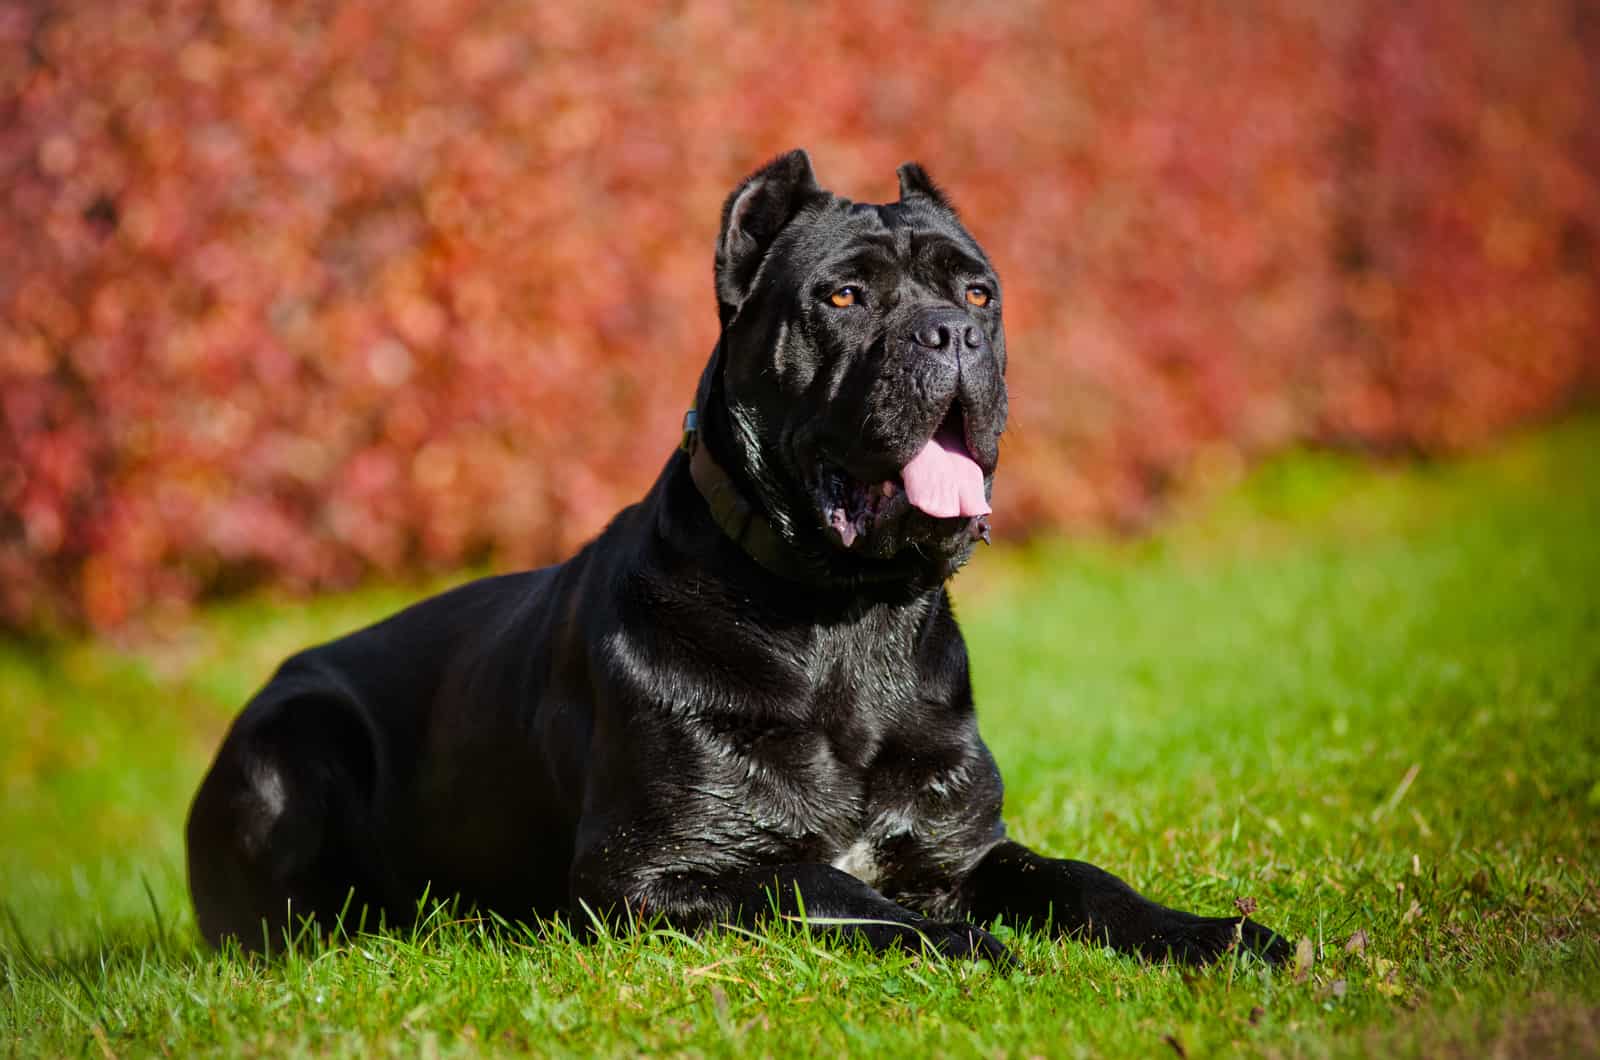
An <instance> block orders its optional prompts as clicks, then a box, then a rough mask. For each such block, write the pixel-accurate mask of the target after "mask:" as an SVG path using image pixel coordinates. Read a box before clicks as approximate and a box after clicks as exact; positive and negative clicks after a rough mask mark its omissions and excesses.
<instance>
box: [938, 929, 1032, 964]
mask: <svg viewBox="0 0 1600 1060" xmlns="http://www.w3.org/2000/svg"><path fill="white" fill-rule="evenodd" d="M917 931H918V932H919V933H920V934H921V935H922V938H923V940H924V941H925V943H926V944H927V945H928V946H929V947H930V948H931V949H933V950H934V951H935V952H937V953H938V954H939V955H940V956H942V957H948V958H951V959H953V960H968V961H988V962H989V963H990V964H992V965H994V966H995V967H996V968H1001V969H1005V968H1011V967H1013V966H1014V965H1015V964H1016V963H1017V959H1016V957H1015V956H1013V955H1012V953H1011V951H1010V950H1009V949H1007V948H1006V944H1005V943H1003V942H1001V941H1000V940H999V939H997V938H995V937H994V936H993V935H991V934H989V933H988V932H987V931H985V930H983V928H981V927H978V926H977V925H976V924H969V923H967V922H966V921H965V920H925V921H923V922H922V923H920V924H918V925H917Z"/></svg>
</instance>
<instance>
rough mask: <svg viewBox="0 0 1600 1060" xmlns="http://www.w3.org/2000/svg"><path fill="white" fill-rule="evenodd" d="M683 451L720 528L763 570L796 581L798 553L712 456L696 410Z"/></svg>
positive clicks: (687, 422)
mask: <svg viewBox="0 0 1600 1060" xmlns="http://www.w3.org/2000/svg"><path fill="white" fill-rule="evenodd" d="M679 448H681V449H682V450H683V451H684V452H686V453H688V454H689V476H690V477H691V478H692V479H694V485H695V489H697V490H699V491H700V496H702V497H704V498H705V502H706V507H707V508H708V509H710V511H711V518H712V520H713V521H714V522H716V524H717V527H718V528H719V529H721V531H722V532H723V533H724V534H726V535H728V537H729V538H730V539H731V540H732V541H733V543H734V544H736V545H738V546H739V548H740V549H741V550H743V552H744V553H745V555H747V556H749V557H750V558H751V559H753V560H755V561H756V562H757V563H759V564H760V565H761V566H762V567H764V568H766V569H767V570H768V571H770V572H772V573H773V574H776V575H778V576H779V577H780V578H784V579H785V580H789V581H793V580H795V579H796V577H797V575H798V573H799V570H798V569H797V565H796V559H797V557H796V555H795V551H794V549H793V548H792V547H790V546H789V544H788V543H786V542H785V541H784V540H783V538H781V537H779V536H778V532H777V531H776V530H774V529H773V527H772V523H771V521H770V520H768V519H767V517H766V516H765V515H763V514H762V513H761V512H760V511H759V510H758V509H757V508H756V507H755V506H754V505H752V504H751V503H750V502H749V501H748V500H746V499H745V497H744V495H743V494H742V493H740V492H739V487H738V484H737V483H735V482H734V481H733V477H732V476H730V475H729V474H728V472H727V471H726V470H724V469H723V467H722V465H721V464H719V463H717V458H716V457H714V456H712V455H711V448H710V446H708V445H706V444H705V443H704V441H703V440H702V439H701V437H700V429H699V422H698V417H697V414H696V412H695V410H693V409H690V410H689V412H688V413H687V414H685V416H684V417H683V441H682V442H681V443H679Z"/></svg>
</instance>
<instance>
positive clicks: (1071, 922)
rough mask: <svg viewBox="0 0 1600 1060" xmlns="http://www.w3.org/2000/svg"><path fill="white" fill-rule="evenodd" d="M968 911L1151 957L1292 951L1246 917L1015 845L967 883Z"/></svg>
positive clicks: (1001, 849) (1003, 847) (1005, 845)
mask: <svg viewBox="0 0 1600 1060" xmlns="http://www.w3.org/2000/svg"><path fill="white" fill-rule="evenodd" d="M965 899H966V908H967V910H968V912H969V913H970V914H971V915H972V917H973V919H974V920H976V921H977V922H978V923H983V924H986V923H989V922H990V921H992V920H993V919H994V918H995V917H1003V918H1004V919H1005V920H1006V921H1008V922H1010V923H1012V924H1016V925H1018V926H1032V927H1044V926H1046V925H1049V927H1050V928H1051V929H1052V930H1053V931H1054V932H1055V933H1056V934H1058V935H1066V936H1070V937H1073V938H1079V939H1083V940H1085V941H1089V942H1094V943H1100V944H1104V945H1108V946H1111V947H1112V948H1113V949H1116V950H1120V951H1121V952H1123V953H1132V954H1138V955H1140V956H1143V957H1146V958H1149V959H1152V960H1164V959H1171V960H1176V961H1182V962H1184V963H1187V964H1205V963H1207V962H1209V961H1212V960H1215V959H1216V958H1217V957H1219V956H1221V955H1222V954H1223V953H1225V952H1227V951H1228V949H1229V948H1230V947H1232V946H1234V945H1235V943H1236V942H1237V943H1242V944H1243V946H1244V948H1245V949H1247V950H1250V951H1253V952H1255V953H1257V954H1259V955H1260V956H1262V957H1263V958H1265V959H1266V960H1268V961H1271V962H1273V963H1275V964H1277V963H1282V962H1283V961H1286V960H1287V959H1288V958H1289V957H1290V956H1291V955H1292V954H1293V949H1292V948H1291V947H1290V946H1289V944H1288V942H1287V941H1286V940H1285V939H1284V938H1283V937H1282V936H1281V935H1279V934H1278V933H1277V932H1275V931H1272V930H1271V929H1269V928H1266V927H1263V926H1262V925H1260V924H1257V923H1255V922H1254V921H1252V920H1246V919H1242V918H1240V917H1203V916H1195V915H1194V914H1193V913H1184V912H1180V911H1179V910H1176V909H1168V908H1167V907H1166V906H1164V905H1159V904H1157V903H1156V902H1152V901H1151V900H1150V899H1148V898H1146V897H1144V896H1143V895H1141V894H1139V893H1138V892H1137V891H1135V890H1134V889H1133V888H1132V887H1129V886H1128V885H1127V884H1126V883H1124V882H1122V881H1121V880H1119V879H1118V878H1117V877H1115V876H1113V875H1111V873H1109V872H1107V871H1105V870H1104V869H1101V868H1096V867H1095V866H1093V865H1090V864H1088V863H1086V862H1082V861H1066V860H1063V859H1058V858H1047V857H1043V856H1041V855H1039V854H1036V853H1034V852H1033V851H1031V850H1029V849H1028V848H1027V847H1025V846H1023V845H1022V844H1020V843H1014V842H1011V841H1009V840H1007V841H1005V842H1002V843H1000V844H998V845H997V846H995V847H994V849H992V850H990V851H989V853H988V854H987V855H985V856H984V858H983V860H982V861H980V862H979V863H978V866H977V868H976V869H974V870H973V871H972V874H971V875H970V876H969V877H968V878H967V881H966V885H965Z"/></svg>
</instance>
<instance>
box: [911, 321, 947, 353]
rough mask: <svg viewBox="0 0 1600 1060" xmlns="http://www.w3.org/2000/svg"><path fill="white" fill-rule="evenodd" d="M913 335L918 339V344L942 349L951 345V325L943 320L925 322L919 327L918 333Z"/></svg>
mask: <svg viewBox="0 0 1600 1060" xmlns="http://www.w3.org/2000/svg"><path fill="white" fill-rule="evenodd" d="M912 337H913V338H914V339H916V340H917V345H919V346H926V347H928V348H929V349H933V350H942V349H944V348H945V347H946V346H948V345H950V325H949V324H946V323H944V322H943V321H939V322H937V323H932V324H924V325H922V327H920V328H918V329H917V331H916V334H915V335H913V336H912Z"/></svg>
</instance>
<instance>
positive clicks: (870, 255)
mask: <svg viewBox="0 0 1600 1060" xmlns="http://www.w3.org/2000/svg"><path fill="white" fill-rule="evenodd" d="M790 228H791V230H792V231H793V234H794V237H795V240H796V242H795V246H794V250H795V252H796V253H797V256H798V257H800V258H801V259H803V260H804V261H805V263H806V265H807V266H808V269H809V271H821V272H843V273H848V272H851V271H874V272H876V271H881V270H884V269H894V268H898V269H902V270H911V269H914V268H929V267H931V268H935V269H939V270H941V271H943V272H947V273H952V274H958V275H964V276H989V275H992V271H993V270H992V269H991V267H990V265H989V259H988V258H987V257H986V256H985V255H984V253H983V250H982V249H981V248H980V247H979V246H978V244H977V241H976V240H974V239H973V238H972V236H970V235H969V234H967V231H966V229H964V228H962V227H961V224H960V222H958V221H957V220H956V219H955V218H954V217H953V216H952V215H951V214H949V213H948V212H947V211H945V210H942V209H939V208H938V207H936V206H933V205H931V204H928V203H926V202H921V201H915V200H914V201H911V202H892V203H867V202H852V201H850V200H849V199H843V198H838V197H834V198H833V199H832V200H831V201H829V202H828V203H826V204H825V205H823V206H821V207H820V208H819V209H817V210H816V211H815V212H814V213H812V214H811V215H810V217H809V218H808V219H805V220H803V221H802V222H801V223H800V224H796V225H791V226H790Z"/></svg>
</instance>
